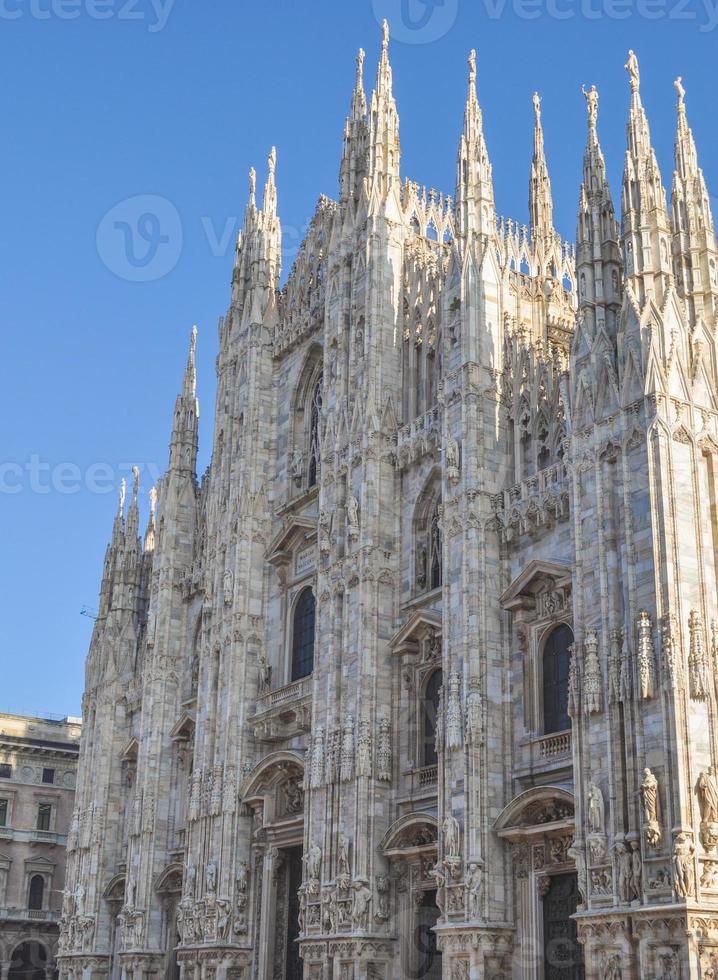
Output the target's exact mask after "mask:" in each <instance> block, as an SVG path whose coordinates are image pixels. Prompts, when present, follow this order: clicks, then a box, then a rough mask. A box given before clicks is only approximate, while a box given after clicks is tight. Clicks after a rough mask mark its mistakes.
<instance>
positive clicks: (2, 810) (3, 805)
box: [0, 800, 7, 827]
mask: <svg viewBox="0 0 718 980" xmlns="http://www.w3.org/2000/svg"><path fill="white" fill-rule="evenodd" d="M0 827H7V800H0Z"/></svg>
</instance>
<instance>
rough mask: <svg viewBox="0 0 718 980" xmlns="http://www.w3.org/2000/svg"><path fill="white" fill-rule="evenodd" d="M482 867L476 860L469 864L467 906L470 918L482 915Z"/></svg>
mask: <svg viewBox="0 0 718 980" xmlns="http://www.w3.org/2000/svg"><path fill="white" fill-rule="evenodd" d="M482 876H483V872H482V869H481V867H480V865H479V864H478V863H477V862H476V861H472V862H471V863H470V864H469V867H468V870H467V872H466V882H465V884H466V908H467V911H468V915H469V918H470V919H478V918H479V917H480V914H481V911H480V901H481V879H482Z"/></svg>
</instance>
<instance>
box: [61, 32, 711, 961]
mask: <svg viewBox="0 0 718 980" xmlns="http://www.w3.org/2000/svg"><path fill="white" fill-rule="evenodd" d="M388 48H389V43H388V30H387V29H386V28H385V32H384V37H383V42H382V49H381V54H380V60H379V66H378V70H377V75H376V84H375V87H374V90H373V92H372V95H371V99H370V100H369V101H367V99H366V97H365V94H364V85H363V61H364V54H363V52H360V55H359V58H358V61H357V76H356V84H355V88H354V92H353V95H352V99H351V110H350V115H349V117H348V119H347V121H346V124H345V127H344V136H343V151H342V159H341V169H340V181H339V193H338V197H337V199H336V200H331V199H329V198H328V197H321V198H320V199H319V203H318V205H317V209H316V213H315V215H314V219H313V222H312V224H311V227H310V230H309V232H308V234H307V238H306V241H305V242H304V244H303V245H302V247H301V249H300V252H299V255H298V257H297V260H296V262H295V264H294V267H293V269H292V270H291V272H290V274H289V278H288V280H287V281H286V284H285V285H284V286H282V287H281V288H280V255H281V228H280V222H279V218H278V216H277V191H276V183H275V168H276V154H275V153H274V151H272V153H271V155H270V158H269V168H268V175H267V179H266V184H265V188H264V196H263V201H262V204H261V207H259V206H258V203H257V197H256V186H255V185H256V177H255V174H254V172H252V173H251V175H250V196H249V201H248V204H247V207H246V211H245V219H244V228H243V231H242V233H241V235H240V237H239V241H238V244H237V252H236V261H235V266H234V272H233V276H232V293H231V302H230V306H229V309H228V311H227V314H226V316H225V317H224V318H223V320H222V321H221V323H220V338H219V352H218V357H217V400H216V409H215V423H214V444H213V449H212V461H211V465H210V467H209V469H208V471H207V473H206V474H205V475H204V477H203V478H202V479H201V480H198V479H197V476H196V472H195V469H196V454H197V418H198V403H197V401H196V396H195V370H194V349H195V341H196V335H195V334H194V333H193V337H192V343H191V350H190V355H189V362H188V366H187V371H186V374H185V378H184V383H183V387H182V391H181V393H180V395H179V397H178V399H177V403H176V408H175V415H174V422H173V428H172V441H171V450H170V461H169V467H168V469H167V472H166V474H165V475H164V477H163V478H162V480H161V482H160V484H159V486H158V487H157V493H156V496H154V495H153V511H152V515H151V518H150V521H149V524H148V527H147V529H146V531H145V533H144V540H140V537H139V528H138V509H137V489H138V488H137V486H135V487H134V490H133V492H132V493H131V494H130V502H129V505H128V506H127V508H126V507H125V502H124V493H123V500H122V502H121V506H120V509H119V512H118V514H117V516H116V518H115V524H114V528H113V532H112V540H111V543H110V545H109V548H108V551H107V557H106V561H105V566H104V571H103V576H102V586H101V598H100V611H99V617H98V620H97V625H96V629H95V633H94V636H93V639H92V643H91V646H90V651H89V655H88V659H87V675H86V691H85V696H84V707H83V719H84V725H83V734H82V747H81V763H80V776H79V785H78V792H77V801H76V803H77V807H76V814H75V831H76V832H75V833H74V834H73V836H72V844H71V847H70V854H69V861H68V876H69V888H70V891H72V892H73V893H74V892H75V891H76V890H77V887H78V885H81V886H82V889H83V910H82V911H83V916H84V918H88V917H89V918H92V919H93V928H92V929H87V930H85V931H82V932H79V931H78V930H77V929H76V928H74V925H73V921H72V920H73V916H72V914H71V912H72V910H68V914H67V915H66V916H65V917H64V919H63V924H62V933H61V940H60V954H59V965H60V977H61V980H80V978H81V977H82V980H91V978H92V980H95V978H105V977H108V978H109V977H112V978H120V977H123V978H127V980H140V978H142V980H146V978H149V977H151V976H152V977H155V976H156V977H158V978H161V977H166V978H167V980H171V978H173V977H175V976H176V975H177V973H178V971H179V975H181V976H182V977H183V980H190V978H191V980H215V978H216V980H226V978H229V980H240V978H241V980H250V978H252V980H294V978H295V977H298V976H301V975H302V971H303V975H304V976H305V977H307V978H317V980H319V978H321V980H365V978H367V980H368V978H372V980H399V978H409V977H412V978H419V977H430V978H438V977H445V978H451V980H479V978H494V980H496V978H500V977H501V978H510V977H511V978H513V977H516V978H527V980H528V978H534V980H541V978H543V980H553V978H562V980H570V978H574V977H583V976H584V975H585V977H587V978H589V980H596V978H598V977H601V978H603V980H617V978H624V980H628V978H655V980H659V978H662V980H669V978H674V980H677V978H683V980H689V978H709V977H714V976H715V975H716V972H717V971H718V850H717V846H718V777H717V776H716V772H717V771H718V686H717V685H718V626H717V623H718V592H717V576H718V375H717V372H718V349H717V346H716V326H717V321H716V311H717V303H718V281H717V272H716V263H717V261H718V252H717V250H716V241H715V237H714V231H713V222H712V218H711V213H710V207H709V199H708V195H707V192H706V186H705V182H704V179H703V175H702V173H701V170H700V169H699V166H698V161H697V156H696V148H695V144H694V141H693V136H692V133H691V130H690V129H689V127H688V123H687V119H686V108H685V104H684V94H685V93H684V90H683V87H682V85H681V82H680V80H678V81H677V83H676V89H677V116H678V128H677V135H676V160H675V168H676V169H675V173H674V176H673V190H672V196H671V203H670V206H669V204H668V203H667V197H666V191H665V190H664V187H663V184H662V182H661V175H660V172H659V169H658V164H657V161H656V157H655V154H654V151H653V148H652V145H651V139H650V133H649V129H648V123H647V120H646V116H645V113H644V110H643V106H642V103H641V96H640V79H639V68H638V62H637V60H636V58H635V55H633V53H631V54H629V58H628V62H627V65H626V69H627V72H628V81H629V83H630V93H629V94H630V111H629V122H628V148H627V153H626V160H625V174H624V180H623V190H622V202H621V203H622V207H621V217H620V224H619V221H618V219H617V218H616V216H615V215H614V208H613V204H612V201H611V194H610V191H609V187H608V184H607V181H606V173H605V165H604V158H603V155H602V152H601V148H600V145H599V142H598V136H597V112H598V94H597V92H596V90H595V89H594V88H591V89H590V90H588V91H585V93H584V94H585V98H586V106H587V116H588V129H587V142H586V150H585V157H584V171H583V176H582V182H581V187H580V193H579V212H578V229H577V240H576V244H575V245H572V244H568V243H566V242H564V241H562V240H561V239H560V237H559V235H558V234H557V232H556V231H555V230H554V227H553V217H552V201H551V185H550V180H549V174H548V169H547V164H546V158H545V154H544V145H543V132H542V126H541V103H540V99H539V97H538V96H535V97H534V113H535V129H534V156H533V161H532V163H531V171H530V227H529V228H528V229H527V228H525V227H521V226H520V225H518V224H517V223H516V222H514V221H510V220H505V219H502V218H500V217H498V216H497V213H496V209H495V204H494V193H493V185H492V169H491V163H490V161H489V156H488V152H487V147H486V143H485V140H484V134H483V124H482V116H481V110H480V108H479V104H478V101H477V95H476V63H475V58H474V56H473V54H472V56H471V58H470V59H469V88H468V98H467V101H466V107H465V113H464V125H463V132H462V134H461V137H460V143H459V150H458V159H457V180H456V190H455V196H454V197H453V199H452V198H449V197H448V196H446V195H442V194H439V193H435V192H434V191H431V192H428V193H427V192H426V190H424V189H421V188H419V187H418V186H417V185H416V184H414V183H412V182H411V181H409V180H407V179H405V178H404V177H403V176H402V175H401V169H400V142H399V119H398V115H397V110H396V105H395V102H394V98H393V95H392V75H391V67H390V64H389V53H388ZM617 70H620V66H617ZM155 500H156V506H155Z"/></svg>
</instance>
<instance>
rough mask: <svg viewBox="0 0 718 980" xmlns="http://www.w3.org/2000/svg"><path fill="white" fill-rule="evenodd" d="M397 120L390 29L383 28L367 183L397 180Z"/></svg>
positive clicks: (370, 136) (398, 154)
mask: <svg viewBox="0 0 718 980" xmlns="http://www.w3.org/2000/svg"><path fill="white" fill-rule="evenodd" d="M399 156H400V146H399V116H398V114H397V111H396V102H395V101H394V96H393V94H392V75H391V65H390V63H389V25H388V23H387V22H386V21H384V23H383V24H382V45H381V57H380V58H379V65H378V67H377V72H376V86H375V88H374V91H373V92H372V96H371V112H370V129H369V176H370V180H373V179H376V178H387V179H389V180H398V178H399Z"/></svg>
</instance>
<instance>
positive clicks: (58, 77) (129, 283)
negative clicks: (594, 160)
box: [0, 0, 718, 715]
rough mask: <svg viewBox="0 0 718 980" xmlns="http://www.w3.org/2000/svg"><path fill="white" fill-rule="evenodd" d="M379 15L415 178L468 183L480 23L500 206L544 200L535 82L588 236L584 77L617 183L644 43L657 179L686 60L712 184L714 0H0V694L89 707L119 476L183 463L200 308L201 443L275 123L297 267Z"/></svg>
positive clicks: (556, 163) (717, 181)
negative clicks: (464, 165)
mask: <svg viewBox="0 0 718 980" xmlns="http://www.w3.org/2000/svg"><path fill="white" fill-rule="evenodd" d="M383 16H386V17H388V19H389V21H390V25H391V29H392V38H393V39H392V44H391V61H392V66H393V69H394V87H395V94H396V97H397V100H398V108H399V114H400V118H401V141H402V172H403V174H404V175H406V176H409V177H411V179H413V180H416V181H418V182H419V183H423V184H426V185H427V186H434V187H436V188H438V189H440V190H442V191H444V193H451V194H453V192H454V161H455V153H456V144H457V139H458V136H459V133H460V129H461V122H462V113H463V103H464V98H465V93H466V56H467V53H468V51H469V49H470V48H472V47H475V48H476V49H477V54H478V88H479V99H480V102H481V105H482V108H483V112H484V124H485V129H486V133H487V141H488V147H489V153H490V155H491V159H492V162H493V167H494V180H495V191H496V202H497V208H498V210H499V211H500V212H501V213H503V214H505V215H507V216H511V217H514V218H517V219H518V220H519V221H521V222H524V221H526V220H527V188H528V174H529V163H530V157H531V141H532V108H531V95H532V93H533V92H534V90H536V89H537V90H538V91H539V92H540V93H541V95H542V98H543V121H544V129H545V136H546V149H547V156H548V162H549V168H550V172H551V177H552V181H553V189H554V201H555V219H556V225H557V228H558V229H559V231H560V232H561V233H562V234H563V235H564V236H565V237H567V238H573V235H574V225H575V212H576V202H577V194H578V186H579V181H580V173H581V171H580V167H581V157H582V151H583V143H584V136H585V108H584V100H583V98H582V96H581V92H580V86H581V84H582V83H586V84H587V85H590V84H592V83H595V84H596V85H597V86H598V88H599V91H600V95H601V106H600V113H599V132H600V136H601V139H602V143H603V147H604V152H605V154H606V157H607V162H608V167H609V173H610V177H611V181H612V185H613V187H614V190H615V191H616V192H618V189H619V186H620V175H621V169H622V162H623V152H624V148H625V121H626V114H627V105H628V95H629V89H628V82H627V77H626V73H625V72H624V70H623V64H624V62H625V60H626V53H627V49H628V48H629V47H632V48H634V49H635V50H636V52H637V54H638V56H639V59H640V64H641V75H642V92H643V98H644V103H645V105H646V108H647V111H648V115H649V119H650V122H651V126H652V132H653V137H654V143H655V146H656V148H657V152H658V157H659V161H660V164H661V168H662V172H663V177H664V182H666V183H667V184H668V185H669V184H670V176H671V171H672V147H673V133H674V123H675V117H674V103H675V97H674V96H675V93H674V90H673V85H672V83H673V79H674V78H675V77H676V76H677V75H682V76H683V78H684V84H685V87H686V90H687V97H686V98H687V106H688V114H689V120H690V122H691V124H692V126H693V129H694V132H695V135H696V138H697V141H698V149H699V156H700V162H701V164H702V166H703V168H704V170H705V173H706V178H707V181H708V186H709V188H716V187H718V132H717V130H716V122H715V120H716V114H715V101H716V97H717V93H716V84H717V76H716V63H717V55H718V0H580V2H570V0H443V2H440V0H433V2H432V3H429V4H426V3H424V2H423V0H374V2H372V0H358V2H357V0H343V2H340V0H331V2H328V0H313V2H311V3H307V2H296V0H295V2H292V3H289V2H279V0H263V2H261V3H260V2H247V0H209V2H201V0H174V2H173V0H152V2H151V0H0V73H2V87H1V91H2V95H0V99H1V100H2V101H1V104H2V120H3V131H4V132H5V137H4V139H3V150H2V154H1V156H2V164H1V166H2V170H3V179H2V182H1V183H0V195H1V198H0V216H1V220H2V233H1V234H0V275H1V277H2V282H1V287H0V302H1V303H2V306H1V309H2V323H3V327H4V331H3V336H4V341H5V356H4V357H3V358H2V361H3V365H2V387H1V390H2V406H1V409H2V412H1V416H0V417H1V418H2V439H1V440H0V541H1V542H2V556H3V561H2V564H1V565H0V596H1V597H2V600H1V601H2V623H3V630H2V640H1V641H0V642H1V644H2V645H1V646H0V650H1V651H2V691H1V692H0V710H8V709H10V710H16V711H27V712H39V713H53V714H58V715H63V714H68V713H69V714H74V713H78V712H79V706H80V697H81V692H82V683H83V674H82V669H83V661H84V657H85V653H86V650H87V644H88V641H89V638H90V633H91V628H92V620H91V619H88V618H86V617H84V616H81V615H80V610H81V609H82V607H83V606H88V607H90V609H94V608H96V605H97V591H98V585H99V576H100V570H101V563H102V556H103V552H104V548H105V545H106V542H107V539H108V536H109V534H110V530H111V523H112V518H113V513H114V511H115V507H116V493H117V485H118V484H119V481H120V479H121V477H122V476H123V475H125V476H126V475H128V473H129V470H130V467H131V466H132V464H133V463H136V464H137V465H138V466H139V467H140V468H141V473H142V476H141V506H142V512H143V518H144V515H145V514H146V512H147V501H148V498H147V494H148V491H149V489H150V487H151V486H152V482H153V478H154V476H156V474H157V473H158V472H160V471H161V470H162V469H163V468H164V466H165V465H166V461H167V444H168V437H169V429H170V419H171V414H172V407H173V402H174V398H175V394H176V392H177V389H178V386H179V384H180V379H181V373H182V368H183V364H184V361H185V357H186V348H187V342H188V338H189V333H190V329H191V327H192V324H193V323H196V324H197V325H198V327H199V340H198V369H199V396H200V405H201V411H202V431H201V439H202V444H201V449H200V453H201V466H202V469H204V467H205V466H206V465H207V463H208V447H209V445H210V440H211V421H212V415H213V400H214V358H215V355H216V344H217V334H216V323H217V317H218V316H219V315H221V314H222V313H223V311H224V309H225V308H226V305H227V302H228V297H229V280H230V276H231V268H232V257H233V243H234V239H235V237H236V233H237V230H238V217H237V216H239V215H241V214H242V211H243V208H244V204H245V200H246V192H247V176H246V175H247V170H248V168H249V166H250V165H251V164H254V166H256V168H257V171H258V183H259V185H260V187H261V185H262V184H263V182H264V176H265V172H266V156H267V152H268V150H269V148H270V147H271V146H272V144H276V146H277V152H278V164H277V182H278V190H279V212H280V217H281V219H282V223H283V226H284V229H285V274H286V272H287V271H288V268H289V266H290V264H291V261H292V257H293V254H294V253H295V252H296V249H297V246H298V244H299V241H300V240H301V236H302V234H303V229H304V228H305V227H306V224H307V220H308V219H309V217H310V216H311V214H312V212H313V209H314V204H315V202H316V199H317V197H318V196H319V194H320V193H325V194H328V195H330V196H333V195H335V193H336V186H337V172H338V165H339V158H340V150H341V134H342V125H343V120H344V117H345V115H346V112H347V109H348V105H349V99H350V93H351V87H352V84H353V79H354V58H355V53H356V49H357V48H358V47H359V46H362V47H364V48H365V49H366V51H367V63H366V80H367V84H368V86H370V85H371V84H372V82H373V78H374V70H375V64H376V59H377V55H378V49H379V44H380V30H379V26H378V25H379V22H380V20H381V18H382V17H383ZM157 198H161V200H160V201H158V200H157ZM716 211H718V208H715V207H714V213H716Z"/></svg>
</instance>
